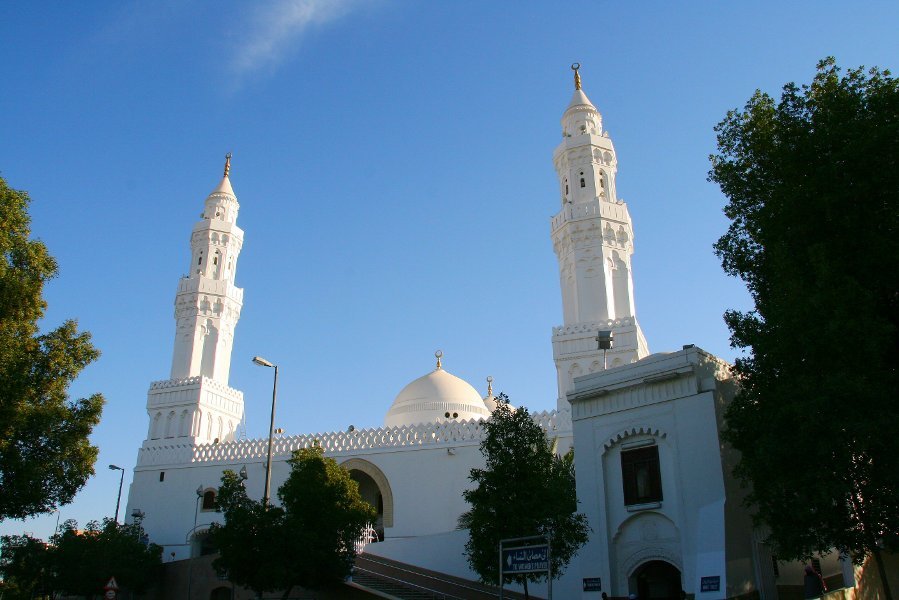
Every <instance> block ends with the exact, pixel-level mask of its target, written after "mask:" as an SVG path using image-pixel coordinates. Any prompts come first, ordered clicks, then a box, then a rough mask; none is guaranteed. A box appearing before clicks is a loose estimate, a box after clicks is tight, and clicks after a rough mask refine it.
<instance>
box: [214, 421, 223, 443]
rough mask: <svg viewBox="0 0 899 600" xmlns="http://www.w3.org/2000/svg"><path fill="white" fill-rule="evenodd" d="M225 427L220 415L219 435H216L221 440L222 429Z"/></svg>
mask: <svg viewBox="0 0 899 600" xmlns="http://www.w3.org/2000/svg"><path fill="white" fill-rule="evenodd" d="M223 427H224V424H223V423H222V418H221V417H219V427H218V435H217V436H216V437H217V438H218V439H219V441H222V429H223Z"/></svg>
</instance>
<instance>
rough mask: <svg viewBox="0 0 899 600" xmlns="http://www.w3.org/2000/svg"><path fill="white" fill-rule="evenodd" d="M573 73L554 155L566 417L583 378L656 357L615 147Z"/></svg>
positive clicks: (558, 335)
mask: <svg viewBox="0 0 899 600" xmlns="http://www.w3.org/2000/svg"><path fill="white" fill-rule="evenodd" d="M571 68H572V69H573V70H574V95H573V96H572V97H571V102H570V103H569V105H568V108H567V109H565V113H564V114H563V115H562V143H561V144H559V145H558V147H557V148H556V150H555V152H554V153H553V164H554V166H555V168H556V173H557V174H558V176H559V198H560V204H561V207H560V210H559V213H558V214H557V215H556V216H554V217H553V218H552V228H551V230H552V241H553V249H554V250H555V252H556V256H557V257H558V259H559V283H560V284H561V287H562V309H563V318H564V324H563V325H562V326H561V327H554V328H553V358H554V360H555V363H556V371H557V376H558V385H559V400H558V406H559V409H564V408H568V401H567V400H566V399H565V394H566V393H567V392H569V391H571V390H572V389H573V388H574V385H573V380H574V378H575V377H578V376H580V375H586V374H587V373H592V372H594V371H598V370H602V369H604V368H606V367H614V366H618V365H622V364H627V363H631V362H634V361H636V360H638V359H640V358H643V357H644V356H646V355H648V354H649V348H648V347H647V345H646V339H645V338H644V337H643V332H642V331H641V330H640V326H639V325H638V324H637V318H636V313H635V310H634V282H633V277H632V275H631V255H632V254H633V253H634V232H633V228H632V227H631V217H630V214H628V211H627V205H626V204H625V203H624V201H622V200H620V199H619V198H618V194H617V191H616V186H615V175H616V173H617V170H618V160H617V158H616V157H615V147H614V146H613V145H612V140H611V139H609V134H608V133H606V132H604V131H603V128H602V116H601V115H600V114H599V111H597V110H596V107H595V106H593V103H591V102H590V100H589V99H588V98H587V95H586V94H585V93H584V91H583V90H582V89H581V76H580V73H579V72H578V69H579V68H580V65H579V64H577V63H575V64H573V65H572V66H571ZM600 330H611V331H612V332H613V335H614V345H613V347H612V349H611V350H608V351H607V352H606V355H604V354H603V351H602V350H599V349H597V340H596V336H597V332H598V331H600Z"/></svg>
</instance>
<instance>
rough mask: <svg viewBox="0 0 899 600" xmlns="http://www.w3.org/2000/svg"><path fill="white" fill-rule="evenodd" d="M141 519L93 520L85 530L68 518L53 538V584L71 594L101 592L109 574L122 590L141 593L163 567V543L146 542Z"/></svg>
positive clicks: (89, 594) (159, 573)
mask: <svg viewBox="0 0 899 600" xmlns="http://www.w3.org/2000/svg"><path fill="white" fill-rule="evenodd" d="M145 539H146V538H145V535H144V530H143V527H141V525H140V524H139V523H127V524H119V523H116V522H115V521H114V520H112V519H108V518H107V519H104V520H103V523H102V524H100V523H98V522H96V521H91V522H90V523H88V524H87V528H86V529H85V530H84V531H79V530H78V524H77V523H76V522H75V521H66V522H65V523H64V524H63V526H62V530H61V532H60V533H59V534H57V535H55V536H54V537H53V538H52V542H53V546H52V549H51V552H50V564H51V568H52V571H53V573H54V577H53V587H54V589H55V590H57V591H59V592H63V593H65V594H68V595H78V596H85V597H88V598H90V597H92V596H93V595H101V594H102V593H103V586H105V585H106V582H107V581H109V578H110V577H115V578H116V582H117V583H118V584H119V587H121V588H122V589H123V590H127V591H130V592H132V593H137V594H142V593H144V592H145V591H146V590H147V588H149V587H150V585H151V584H152V583H153V582H154V581H156V580H157V579H158V578H159V577H160V575H161V571H162V547H161V546H157V545H156V544H146V543H145V542H144V540H145Z"/></svg>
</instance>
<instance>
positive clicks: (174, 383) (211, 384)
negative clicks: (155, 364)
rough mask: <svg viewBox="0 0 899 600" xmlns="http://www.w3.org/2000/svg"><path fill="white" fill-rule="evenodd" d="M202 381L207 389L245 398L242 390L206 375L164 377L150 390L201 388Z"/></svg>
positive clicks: (152, 384) (154, 383) (153, 383)
mask: <svg viewBox="0 0 899 600" xmlns="http://www.w3.org/2000/svg"><path fill="white" fill-rule="evenodd" d="M201 380H205V381H201ZM201 383H203V387H204V388H205V389H207V390H212V391H214V392H218V393H220V394H223V395H226V396H230V397H232V398H234V397H237V398H240V399H243V392H241V391H240V390H236V389H234V388H233V387H231V386H228V385H225V384H224V383H221V382H220V381H216V380H215V379H210V378H208V377H204V376H203V375H197V376H195V377H185V378H184V379H164V380H162V381H154V382H152V383H151V384H150V392H155V391H162V390H170V389H172V388H190V387H195V388H199V387H200V384H201Z"/></svg>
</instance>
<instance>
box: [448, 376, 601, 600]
mask: <svg viewBox="0 0 899 600" xmlns="http://www.w3.org/2000/svg"><path fill="white" fill-rule="evenodd" d="M499 399H500V402H499V403H498V406H497V408H496V410H495V411H493V416H492V417H491V418H490V419H489V420H488V421H486V422H485V423H484V428H485V430H486V436H485V438H484V439H483V441H482V442H481V454H483V455H484V458H485V460H486V464H485V467H484V468H483V469H472V470H471V474H470V475H469V479H470V480H471V481H472V482H473V483H475V484H476V487H475V488H474V489H471V490H466V491H464V492H462V496H463V497H464V498H465V501H466V502H468V504H469V505H471V509H470V510H469V511H468V512H466V513H464V514H463V515H462V516H461V517H460V518H459V527H460V528H463V529H468V530H469V538H468V542H467V543H466V544H465V553H466V555H467V557H468V564H469V565H470V566H471V568H472V570H474V571H475V572H476V573H477V574H478V575H479V576H480V578H481V581H482V582H484V583H487V584H495V583H496V582H497V580H498V579H499V572H498V565H497V555H498V552H499V541H500V540H502V539H507V538H516V537H524V536H530V535H545V534H551V536H552V573H553V578H554V579H555V578H558V577H559V576H561V575H562V573H563V572H564V570H565V567H566V566H567V565H568V562H569V561H570V560H571V558H572V557H573V556H574V554H575V553H576V552H577V550H578V548H580V547H581V546H583V545H584V543H585V542H586V541H587V534H588V532H589V527H588V526H587V517H585V516H584V515H583V514H580V513H578V512H576V511H577V496H576V491H575V485H574V454H573V453H572V452H570V451H569V452H568V453H567V454H566V455H565V456H561V457H560V456H558V455H557V454H556V453H555V450H554V448H553V447H552V446H551V445H550V443H549V441H548V439H547V437H546V432H545V431H543V428H542V427H540V426H539V425H538V424H537V423H535V422H534V420H533V419H532V418H531V415H530V414H529V413H528V410H527V409H526V408H524V407H520V408H518V409H517V410H513V409H512V408H511V407H510V406H509V403H508V398H507V397H506V396H505V395H504V394H500V396H499ZM542 579H545V576H544V575H540V574H536V573H533V574H528V575H526V576H525V575H517V576H506V577H505V578H504V581H506V582H511V581H516V582H518V583H521V584H523V585H524V589H525V594H527V582H528V581H540V580H542Z"/></svg>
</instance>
